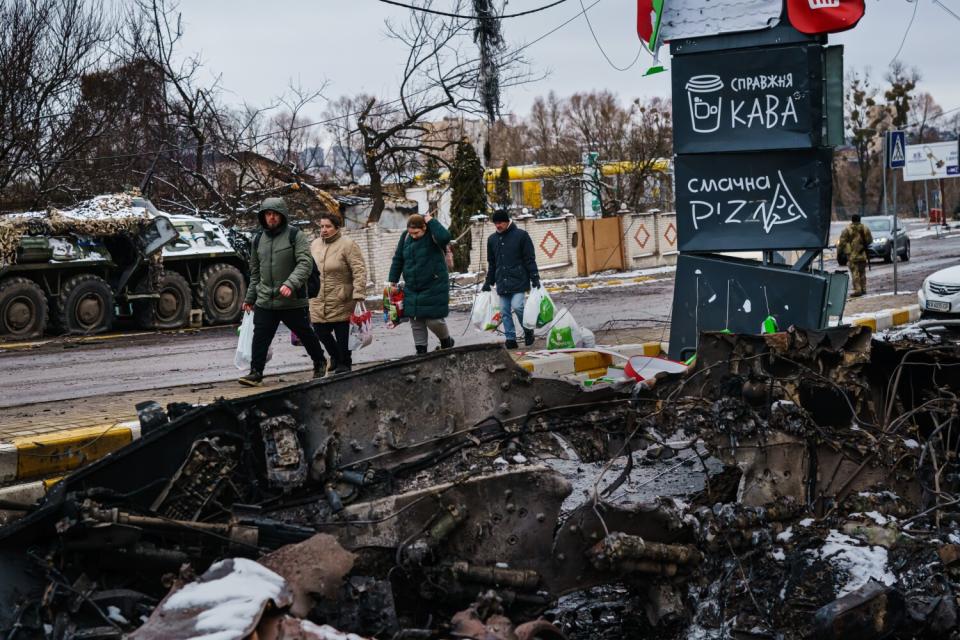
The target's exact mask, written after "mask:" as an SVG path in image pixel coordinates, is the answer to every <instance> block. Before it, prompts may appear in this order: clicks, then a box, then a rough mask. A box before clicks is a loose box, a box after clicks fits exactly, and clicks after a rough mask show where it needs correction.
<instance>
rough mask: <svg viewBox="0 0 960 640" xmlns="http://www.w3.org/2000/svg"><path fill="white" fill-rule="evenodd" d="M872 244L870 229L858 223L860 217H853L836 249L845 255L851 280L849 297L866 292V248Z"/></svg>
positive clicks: (841, 235)
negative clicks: (851, 287)
mask: <svg viewBox="0 0 960 640" xmlns="http://www.w3.org/2000/svg"><path fill="white" fill-rule="evenodd" d="M872 242H873V235H872V234H871V233H870V229H868V228H867V227H866V226H864V225H863V224H861V223H860V216H856V215H855V216H853V217H852V218H851V219H850V224H849V225H847V228H846V229H844V230H843V233H841V234H840V243H839V244H838V245H837V248H838V249H839V250H840V251H842V252H844V253H845V254H846V255H847V265H848V268H849V269H850V279H851V280H853V293H852V294H851V297H857V296H862V295H863V294H865V293H866V292H867V247H869V246H870V244H871V243H872Z"/></svg>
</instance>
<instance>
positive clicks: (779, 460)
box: [711, 431, 810, 506]
mask: <svg viewBox="0 0 960 640" xmlns="http://www.w3.org/2000/svg"><path fill="white" fill-rule="evenodd" d="M711 450H712V451H713V452H714V455H716V456H717V457H718V458H719V459H720V460H721V461H722V462H724V463H725V464H729V465H733V466H736V467H737V468H739V469H740V474H741V475H740V486H739V487H738V488H737V502H740V503H741V504H744V505H747V506H762V505H767V504H770V503H772V502H776V501H777V500H779V499H781V498H792V499H794V500H796V501H798V502H802V501H805V500H806V498H807V488H808V487H807V472H808V470H809V468H810V460H809V455H808V453H809V447H808V445H807V443H806V441H805V440H804V439H803V438H801V437H798V436H795V435H791V434H787V433H783V432H777V431H774V432H771V433H767V434H764V436H763V437H762V438H746V439H740V440H737V441H736V442H735V443H730V442H729V440H728V439H727V438H725V437H723V436H719V437H717V438H716V439H715V440H714V441H713V443H712V444H711Z"/></svg>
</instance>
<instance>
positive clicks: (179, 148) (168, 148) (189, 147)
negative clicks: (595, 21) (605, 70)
mask: <svg viewBox="0 0 960 640" xmlns="http://www.w3.org/2000/svg"><path fill="white" fill-rule="evenodd" d="M378 1H380V2H384V1H385V0H378ZM565 1H566V0H560V2H565ZM602 1H603V0H594V1H593V2H591V3H590V4H589V5H587V6H586V7H585V8H584V9H583V10H582V11H579V12H577V13H576V14H574V15H573V16H572V17H570V18H568V19H567V20H564V21H563V22H561V23H560V24H559V25H557V26H556V27H554V28H552V29H550V30H549V31H547V32H546V33H544V34H543V35H541V36H539V37H538V38H536V39H534V40H531V41H530V42H528V43H526V44H525V45H523V46H521V47H518V48H517V49H516V50H515V51H514V53H515V54H516V53H520V52H521V51H523V50H525V49H528V48H530V47H532V46H533V45H535V44H537V43H538V42H540V41H542V40H544V39H546V38H548V37H550V36H552V35H553V34H554V33H556V32H557V31H559V30H560V29H562V28H564V27H565V26H567V25H568V24H570V23H571V22H573V21H574V20H576V19H577V18H579V17H580V16H582V15H585V14H586V12H587V11H589V10H590V9H592V8H593V7H595V6H597V5H598V4H600V3H601V2H602ZM391 2H392V0H391ZM560 2H554V3H553V4H551V5H546V6H545V7H541V8H540V10H542V9H544V8H547V7H550V6H554V5H557V4H560ZM581 6H582V2H581ZM430 90H431V88H430V87H427V88H424V89H421V90H420V91H415V92H414V93H412V94H410V95H409V96H406V98H395V99H393V100H389V101H387V102H381V103H380V105H381V106H388V105H393V104H399V103H401V102H403V101H404V100H405V99H409V98H412V97H414V96H418V95H420V94H423V93H426V92H427V91H430ZM395 111H396V110H394V111H391V112H390V113H393V112H395ZM362 113H364V110H360V111H355V112H352V113H346V114H341V115H339V116H336V117H333V118H328V119H326V120H319V121H317V122H308V123H305V124H301V125H295V126H291V127H289V128H287V129H282V130H276V131H268V132H265V133H261V134H259V135H252V136H246V137H243V138H237V139H236V140H234V141H233V142H237V143H240V142H258V141H259V140H262V139H265V138H268V137H270V136H272V135H277V134H281V133H291V132H293V131H300V130H302V129H309V128H311V127H318V126H322V125H324V124H329V123H331V122H336V121H338V120H343V119H344V118H350V117H353V116H358V115H361V114H362ZM198 146H199V145H196V144H188V145H180V146H166V147H165V148H162V149H159V150H152V151H142V152H139V153H122V154H114V155H107V156H92V157H88V158H54V159H52V160H47V161H43V162H30V163H26V164H21V165H19V166H18V167H17V168H18V169H25V168H29V167H34V166H50V165H54V164H58V163H67V162H93V161H96V160H120V159H125V158H145V157H152V156H155V155H157V154H158V153H166V152H170V151H188V150H196V149H197V147H198ZM211 148H213V145H211Z"/></svg>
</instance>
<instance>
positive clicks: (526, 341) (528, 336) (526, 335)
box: [523, 329, 534, 347]
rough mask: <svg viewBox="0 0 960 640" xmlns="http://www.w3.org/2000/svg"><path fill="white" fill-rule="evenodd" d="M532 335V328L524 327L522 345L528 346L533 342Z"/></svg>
mask: <svg viewBox="0 0 960 640" xmlns="http://www.w3.org/2000/svg"><path fill="white" fill-rule="evenodd" d="M533 340H534V336H533V329H524V330H523V346H525V347H529V346H530V345H532V344H533Z"/></svg>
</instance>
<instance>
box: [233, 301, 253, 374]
mask: <svg viewBox="0 0 960 640" xmlns="http://www.w3.org/2000/svg"><path fill="white" fill-rule="evenodd" d="M239 336H240V339H239V340H237V352H236V353H235V354H234V356H233V364H234V365H236V367H237V369H240V370H241V371H249V370H250V363H251V362H252V361H253V314H252V313H250V312H247V313H244V314H243V322H241V323H240V331H239Z"/></svg>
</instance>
